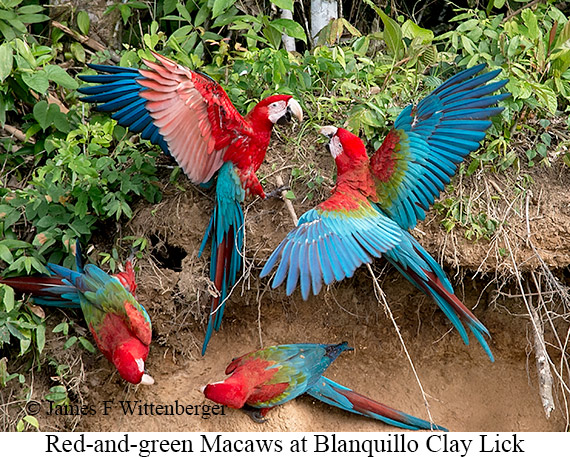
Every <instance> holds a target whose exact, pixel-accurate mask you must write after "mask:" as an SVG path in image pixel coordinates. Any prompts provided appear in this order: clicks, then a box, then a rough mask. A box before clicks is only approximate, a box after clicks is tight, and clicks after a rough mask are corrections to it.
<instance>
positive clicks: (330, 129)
mask: <svg viewBox="0 0 570 457" xmlns="http://www.w3.org/2000/svg"><path fill="white" fill-rule="evenodd" d="M337 131H338V128H336V127H334V126H333V125H326V126H324V127H321V129H320V130H319V133H320V134H321V135H324V136H326V137H328V138H329V139H331V138H332V137H333V136H335V135H336V132H337Z"/></svg>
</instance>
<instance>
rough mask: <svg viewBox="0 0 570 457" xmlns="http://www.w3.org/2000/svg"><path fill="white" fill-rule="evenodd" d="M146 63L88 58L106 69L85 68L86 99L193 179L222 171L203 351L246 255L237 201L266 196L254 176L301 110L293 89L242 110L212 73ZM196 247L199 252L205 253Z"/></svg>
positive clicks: (166, 62)
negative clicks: (281, 129)
mask: <svg viewBox="0 0 570 457" xmlns="http://www.w3.org/2000/svg"><path fill="white" fill-rule="evenodd" d="M152 55H153V56H154V58H155V59H156V60H157V61H156V62H150V61H148V60H144V61H143V62H144V63H145V65H146V66H147V67H148V69H136V68H125V67H115V66H107V65H89V66H90V67H91V68H93V69H95V70H97V71H100V72H104V73H108V74H99V75H81V76H80V78H81V79H82V80H83V81H86V82H91V83H98V84H100V85H98V86H90V87H82V88H81V89H79V90H80V92H82V93H83V94H86V95H88V97H85V98H83V100H84V101H86V102H92V103H100V104H99V105H98V106H97V109H98V110H99V111H110V112H114V114H113V115H112V117H113V119H116V120H117V122H118V123H119V124H120V125H122V126H124V127H128V128H129V129H130V130H131V131H133V132H140V134H141V137H142V138H144V139H148V140H150V141H151V142H152V143H154V144H157V145H159V146H160V147H161V148H162V150H163V151H164V152H165V153H167V154H168V155H171V156H172V157H174V159H175V160H176V162H177V163H178V165H180V167H181V168H182V169H183V170H184V172H185V173H186V175H187V176H188V178H189V179H190V181H192V182H193V183H194V184H203V183H208V182H209V181H210V180H211V179H212V177H214V175H215V174H216V173H217V183H216V205H215V207H214V212H213V214H212V217H211V219H210V224H209V226H208V228H207V230H206V234H205V236H204V241H203V243H202V246H201V248H200V254H201V253H202V251H203V249H204V247H205V244H206V242H207V240H208V238H209V237H210V236H212V247H211V257H210V278H211V280H212V281H213V282H214V284H215V286H216V289H217V290H218V292H219V295H218V296H217V297H215V298H214V299H213V300H212V306H211V311H210V315H209V319H208V328H207V330H206V336H205V338H204V344H203V346H202V355H203V354H204V353H205V351H206V347H207V345H208V341H209V339H210V337H211V334H212V331H213V330H219V328H220V325H221V323H222V315H223V312H224V306H225V302H226V300H227V298H228V295H229V293H230V292H231V289H232V287H233V285H234V284H235V283H236V280H237V274H238V272H239V270H240V269H241V265H242V255H243V252H242V251H243V234H244V220H243V211H242V208H241V206H240V203H241V202H243V201H244V199H245V198H246V197H247V196H256V195H257V196H259V197H261V198H265V193H264V191H263V188H262V187H261V183H260V182H259V180H258V179H257V176H256V174H255V173H256V171H257V170H258V169H259V167H260V165H261V163H262V162H263V159H264V158H265V153H266V151H267V147H268V145H269V139H270V136H271V130H272V128H273V125H274V124H276V123H279V124H283V123H287V122H289V121H290V120H291V116H295V117H297V118H298V119H299V121H301V120H302V117H303V112H302V109H301V106H300V105H299V103H298V102H297V101H296V100H295V99H294V98H293V97H292V96H291V95H272V96H270V97H267V98H265V99H263V100H261V101H260V102H259V103H258V104H257V105H256V106H255V107H254V108H253V109H252V110H251V111H250V112H249V113H248V114H247V115H246V116H245V117H243V116H242V115H241V114H239V113H238V111H237V110H236V108H235V107H234V106H233V104H232V103H231V101H230V99H229V98H228V96H227V94H226V92H225V91H224V89H223V88H222V87H221V86H220V85H219V84H218V83H217V82H215V81H214V80H213V79H211V78H210V77H209V76H207V75H205V74H203V73H200V72H197V71H192V70H190V69H188V68H186V67H184V66H182V65H179V64H177V63H175V62H174V61H172V60H170V59H167V58H166V57H163V56H161V55H159V54H157V53H155V52H153V53H152ZM200 254H199V255H200Z"/></svg>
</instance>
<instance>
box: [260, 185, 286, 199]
mask: <svg viewBox="0 0 570 457" xmlns="http://www.w3.org/2000/svg"><path fill="white" fill-rule="evenodd" d="M287 190H291V186H290V185H289V184H284V185H283V186H279V187H277V188H275V189H273V190H272V191H271V192H269V193H268V194H265V199H266V200H267V199H268V198H282V195H281V193H282V192H285V191H287Z"/></svg>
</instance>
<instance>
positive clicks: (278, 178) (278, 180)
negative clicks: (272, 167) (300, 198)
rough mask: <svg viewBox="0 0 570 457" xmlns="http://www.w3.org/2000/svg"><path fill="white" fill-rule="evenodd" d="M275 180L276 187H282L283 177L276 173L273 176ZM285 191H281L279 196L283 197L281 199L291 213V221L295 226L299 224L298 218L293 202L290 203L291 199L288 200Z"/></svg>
mask: <svg viewBox="0 0 570 457" xmlns="http://www.w3.org/2000/svg"><path fill="white" fill-rule="evenodd" d="M275 182H276V183H277V187H282V186H283V185H284V183H283V178H282V177H281V175H277V176H275ZM286 195H287V192H286V191H284V190H283V191H281V197H282V198H283V201H284V202H285V206H286V207H287V210H288V211H289V214H290V215H291V219H293V223H294V224H295V227H296V226H297V224H299V218H298V217H297V213H296V212H295V208H293V203H291V200H289V199H288V198H287V197H286Z"/></svg>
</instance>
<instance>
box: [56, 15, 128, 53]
mask: <svg viewBox="0 0 570 457" xmlns="http://www.w3.org/2000/svg"><path fill="white" fill-rule="evenodd" d="M51 25H53V26H54V27H56V28H58V29H60V30H62V31H63V32H65V33H67V34H68V35H69V36H71V37H72V38H73V39H75V40H77V41H79V42H80V43H81V44H84V45H86V46H88V47H90V48H91V49H93V50H95V51H101V52H102V51H106V50H107V47H106V46H104V45H103V44H101V43H99V42H98V41H96V40H94V39H93V38H89V37H86V36H85V35H81V34H80V33H79V32H76V31H75V30H71V29H70V28H69V27H67V26H65V25H63V24H62V23H61V22H57V21H51ZM109 52H110V54H111V60H112V61H113V62H119V61H120V60H121V58H120V57H119V56H118V55H117V54H115V53H114V52H113V51H111V50H109Z"/></svg>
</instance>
